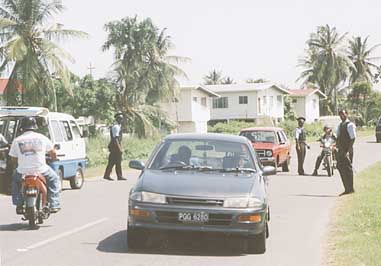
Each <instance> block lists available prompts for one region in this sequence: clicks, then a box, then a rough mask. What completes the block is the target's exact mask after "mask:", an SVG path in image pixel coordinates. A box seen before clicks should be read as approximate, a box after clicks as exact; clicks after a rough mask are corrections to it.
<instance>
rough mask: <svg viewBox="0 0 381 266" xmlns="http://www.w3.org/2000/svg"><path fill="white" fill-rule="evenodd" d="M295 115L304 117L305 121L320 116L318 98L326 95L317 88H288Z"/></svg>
mask: <svg viewBox="0 0 381 266" xmlns="http://www.w3.org/2000/svg"><path fill="white" fill-rule="evenodd" d="M289 92H290V96H291V98H292V103H293V106H294V109H295V111H296V114H297V116H303V117H305V118H306V122H307V123H310V122H315V121H317V120H318V119H319V117H320V105H319V101H320V99H325V98H327V96H326V95H325V94H324V93H322V92H321V91H320V90H319V89H301V90H289Z"/></svg>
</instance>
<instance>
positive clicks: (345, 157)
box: [336, 110, 356, 196]
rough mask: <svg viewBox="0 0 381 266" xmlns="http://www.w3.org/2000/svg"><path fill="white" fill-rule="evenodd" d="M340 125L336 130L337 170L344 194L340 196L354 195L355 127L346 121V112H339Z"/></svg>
mask: <svg viewBox="0 0 381 266" xmlns="http://www.w3.org/2000/svg"><path fill="white" fill-rule="evenodd" d="M339 116H340V119H341V121H342V122H341V123H340V125H339V127H338V129H337V142H336V147H337V149H338V151H337V169H338V170H339V172H340V176H341V180H342V181H343V185H344V189H345V190H344V192H343V193H341V194H340V196H343V195H346V194H350V193H354V192H355V190H354V188H353V168H352V161H353V144H354V142H355V139H356V126H355V124H354V123H352V122H351V121H350V120H349V119H348V112H347V111H346V110H340V111H339Z"/></svg>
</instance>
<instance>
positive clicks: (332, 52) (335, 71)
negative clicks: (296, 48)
mask: <svg viewBox="0 0 381 266" xmlns="http://www.w3.org/2000/svg"><path fill="white" fill-rule="evenodd" d="M346 35H347V34H346V33H345V34H343V35H340V34H339V33H338V32H337V30H336V28H335V27H333V28H331V27H330V26H329V25H325V26H320V27H318V30H317V32H316V33H312V34H311V36H310V39H309V40H308V41H307V44H308V49H307V51H306V55H305V57H304V58H302V59H301V60H300V61H299V66H302V67H303V68H305V70H304V71H303V72H302V73H301V75H300V78H299V79H303V80H304V82H305V83H307V82H312V83H314V84H316V85H317V86H318V87H319V88H320V90H321V91H322V92H323V93H325V94H326V95H327V96H328V100H327V102H325V103H323V107H328V106H329V107H330V110H329V109H326V108H325V109H323V113H324V114H327V113H332V112H333V113H337V106H338V105H337V91H338V89H339V88H340V86H341V85H343V84H344V83H345V81H346V80H347V79H348V77H349V74H350V68H353V67H354V65H353V64H352V62H351V61H350V59H349V58H348V57H347V56H346V54H345V51H344V46H343V44H344V39H345V37H346Z"/></svg>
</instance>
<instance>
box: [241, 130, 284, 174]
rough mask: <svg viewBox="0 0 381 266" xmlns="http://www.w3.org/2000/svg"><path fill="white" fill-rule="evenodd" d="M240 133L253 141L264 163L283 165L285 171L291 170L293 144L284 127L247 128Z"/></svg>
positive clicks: (276, 166) (276, 165)
mask: <svg viewBox="0 0 381 266" xmlns="http://www.w3.org/2000/svg"><path fill="white" fill-rule="evenodd" d="M239 135H240V136H245V137H247V138H248V139H249V140H250V141H251V143H252V144H253V147H254V149H255V151H256V152H257V154H258V156H259V158H260V160H261V163H262V164H263V165H272V166H275V168H278V167H280V166H282V171H283V172H288V171H289V170H290V159H291V155H290V154H291V151H290V148H291V144H290V141H289V140H288V138H287V136H286V133H285V132H284V130H283V129H282V128H278V127H253V128H245V129H242V130H241V132H240V134H239Z"/></svg>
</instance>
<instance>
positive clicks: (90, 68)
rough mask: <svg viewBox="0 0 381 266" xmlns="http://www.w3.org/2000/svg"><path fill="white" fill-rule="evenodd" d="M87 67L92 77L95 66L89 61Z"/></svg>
mask: <svg viewBox="0 0 381 266" xmlns="http://www.w3.org/2000/svg"><path fill="white" fill-rule="evenodd" d="M87 69H88V70H89V72H90V76H91V77H92V76H93V70H94V69H95V67H94V66H93V65H92V64H91V62H90V64H89V67H88V68H87Z"/></svg>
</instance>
